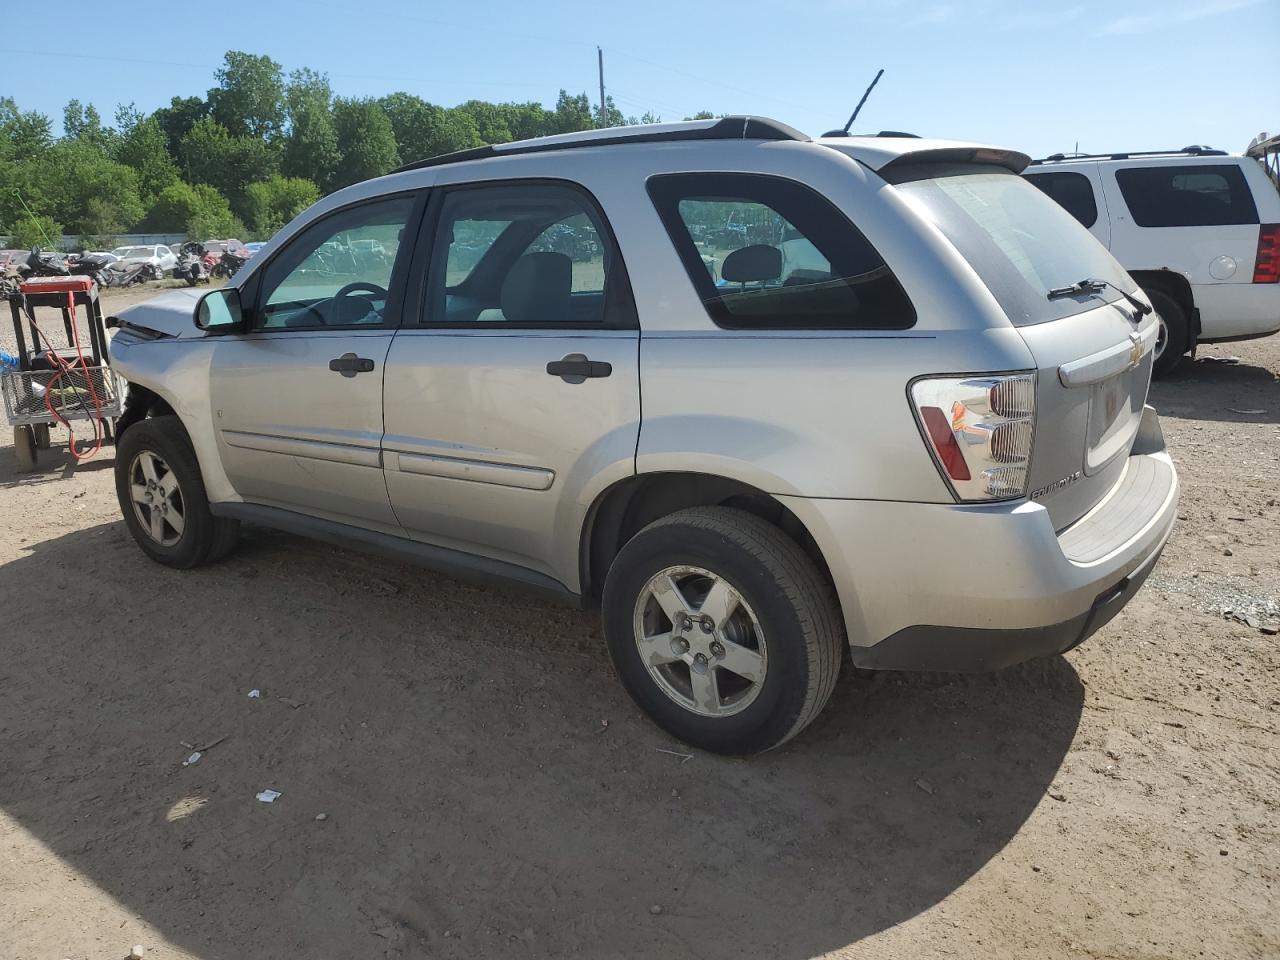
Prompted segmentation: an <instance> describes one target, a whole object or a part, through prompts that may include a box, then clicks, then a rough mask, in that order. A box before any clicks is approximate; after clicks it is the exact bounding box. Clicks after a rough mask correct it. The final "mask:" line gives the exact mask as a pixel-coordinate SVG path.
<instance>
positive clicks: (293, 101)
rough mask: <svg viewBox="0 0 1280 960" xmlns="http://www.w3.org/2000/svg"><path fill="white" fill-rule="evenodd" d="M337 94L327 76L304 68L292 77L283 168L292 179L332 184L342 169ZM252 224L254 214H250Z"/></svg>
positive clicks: (282, 159)
mask: <svg viewBox="0 0 1280 960" xmlns="http://www.w3.org/2000/svg"><path fill="white" fill-rule="evenodd" d="M332 101H333V93H332V91H331V90H330V89H329V78H328V77H326V76H325V75H324V74H320V73H315V72H314V71H311V70H307V69H302V70H295V71H294V72H293V73H291V74H290V75H289V86H288V88H287V89H286V90H285V104H286V109H287V113H288V117H289V133H288V135H287V137H286V139H285V143H284V153H283V155H282V157H281V161H280V168H281V170H282V171H283V172H284V173H285V174H286V175H287V176H290V177H302V178H304V179H307V180H310V181H312V183H326V184H327V183H330V182H331V181H332V180H333V176H334V172H335V171H336V170H337V168H338V161H339V160H340V159H341V155H340V154H339V153H338V132H337V130H336V129H335V128H334V125H333V104H332ZM249 218H250V220H251V221H252V214H250V215H249Z"/></svg>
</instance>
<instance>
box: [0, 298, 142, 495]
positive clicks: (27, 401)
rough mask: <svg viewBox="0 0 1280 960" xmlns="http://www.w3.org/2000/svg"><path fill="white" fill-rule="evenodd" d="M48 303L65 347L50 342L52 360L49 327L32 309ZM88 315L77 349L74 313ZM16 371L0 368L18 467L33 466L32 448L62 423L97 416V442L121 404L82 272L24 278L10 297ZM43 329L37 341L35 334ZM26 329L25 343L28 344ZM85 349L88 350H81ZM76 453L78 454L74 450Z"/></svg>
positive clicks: (41, 445) (0, 384)
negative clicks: (58, 316) (82, 311)
mask: <svg viewBox="0 0 1280 960" xmlns="http://www.w3.org/2000/svg"><path fill="white" fill-rule="evenodd" d="M38 307H53V308H55V309H58V310H59V311H60V312H61V315H62V329H63V334H64V335H65V337H66V344H65V347H64V346H63V345H60V344H59V345H53V349H54V350H55V351H56V352H57V354H58V356H59V357H61V358H62V359H63V361H64V362H63V363H61V364H60V363H57V362H53V361H51V358H50V356H49V351H48V350H45V349H42V347H43V346H50V344H49V340H50V339H51V335H52V333H53V331H54V330H55V329H56V325H53V324H49V323H48V322H47V321H41V322H40V323H39V325H37V322H36V319H35V310H36V308H38ZM80 307H83V308H84V309H85V313H86V315H87V320H88V328H89V329H88V343H87V344H85V343H83V342H81V344H80V348H79V349H77V347H76V341H77V337H76V329H75V328H74V327H73V324H76V323H77V322H78V317H77V313H78V312H79V308H80ZM9 308H10V311H11V313H12V315H13V331H14V338H15V340H16V341H17V344H18V358H17V359H18V369H16V370H11V369H6V370H4V371H3V372H2V373H0V394H3V396H4V412H5V416H6V417H7V418H8V420H9V423H10V425H11V426H12V427H13V445H14V450H15V453H16V455H17V460H18V469H19V470H32V469H34V468H35V465H36V456H37V453H36V451H37V450H41V449H46V448H48V446H49V429H50V428H51V427H53V426H55V425H56V424H57V423H59V422H62V421H75V420H83V421H95V420H96V421H98V422H99V425H98V426H97V427H95V429H97V430H100V432H101V437H102V439H103V440H104V441H106V440H109V439H110V437H111V435H112V432H113V425H114V422H115V419H116V418H117V417H119V416H120V414H121V412H122V410H123V391H122V389H121V383H120V379H119V377H118V376H117V375H116V373H115V371H113V370H112V369H111V362H110V359H109V358H108V357H107V350H106V346H107V337H106V328H105V326H104V324H103V320H102V308H101V306H100V304H99V302H98V288H97V286H96V285H95V284H94V282H93V281H92V280H91V279H89V278H88V277H80V276H70V277H37V278H32V279H30V280H26V281H24V282H23V283H22V284H21V285H20V286H19V288H18V290H17V291H14V292H13V293H11V295H10V297H9ZM42 333H43V335H44V343H43V344H42V340H41V334H42ZM28 335H29V337H30V344H28ZM86 347H87V349H86ZM77 459H79V456H78V455H77Z"/></svg>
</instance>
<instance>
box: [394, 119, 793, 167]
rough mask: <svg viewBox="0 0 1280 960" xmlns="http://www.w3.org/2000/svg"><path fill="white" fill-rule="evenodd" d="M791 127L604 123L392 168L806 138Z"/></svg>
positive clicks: (733, 122) (751, 122)
mask: <svg viewBox="0 0 1280 960" xmlns="http://www.w3.org/2000/svg"><path fill="white" fill-rule="evenodd" d="M808 139H809V138H808V137H806V136H805V135H804V134H803V133H801V132H800V131H799V130H796V129H795V128H794V127H789V126H787V125H786V124H785V123H779V122H778V121H777V120H770V119H769V118H768V117H754V116H732V117H721V118H720V119H719V120H690V121H683V122H680V123H650V124H641V125H637V126H631V127H605V128H603V129H600V130H583V131H581V132H579V133H560V134H556V135H554V136H550V137H537V138H535V139H532V140H516V141H513V142H511V143H498V144H489V145H487V146H483V147H475V148H473V149H471V150H458V151H456V152H454V153H445V154H441V155H440V156H438V157H428V158H426V159H425V160H417V161H414V162H413V163H406V164H405V165H404V166H402V167H399V168H398V169H396V170H394V171H392V172H393V173H404V172H405V171H406V170H421V169H423V168H424V167H439V166H443V165H444V164H446V163H461V162H463V161H465V160H483V159H485V158H486V157H509V156H518V155H520V154H525V153H545V152H546V151H549V150H569V149H574V148H577V147H603V146H610V145H615V144H627V143H671V142H675V141H680V140H808Z"/></svg>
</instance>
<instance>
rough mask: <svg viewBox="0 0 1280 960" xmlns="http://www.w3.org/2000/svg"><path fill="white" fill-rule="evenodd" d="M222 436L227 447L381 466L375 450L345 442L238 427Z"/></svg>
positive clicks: (366, 465)
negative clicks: (274, 434)
mask: <svg viewBox="0 0 1280 960" xmlns="http://www.w3.org/2000/svg"><path fill="white" fill-rule="evenodd" d="M222 439H223V440H225V441H226V443H227V445H228V446H232V447H240V448H241V449H243V450H258V451H260V452H262V453H278V454H280V455H281V456H285V457H304V458H306V459H308V460H327V461H329V462H330V463H349V464H352V465H353V466H357V467H374V468H375V469H376V468H379V467H381V466H382V458H381V456H380V455H379V452H378V451H377V450H375V449H374V448H372V447H356V446H352V445H350V444H346V443H324V442H322V441H319V440H298V439H295V438H293V437H275V436H271V435H269V434H265V433H244V432H242V431H240V430H223V431H222Z"/></svg>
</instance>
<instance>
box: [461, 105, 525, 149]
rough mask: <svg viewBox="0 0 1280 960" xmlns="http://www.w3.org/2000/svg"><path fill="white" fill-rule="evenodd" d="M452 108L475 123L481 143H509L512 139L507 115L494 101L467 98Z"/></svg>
mask: <svg viewBox="0 0 1280 960" xmlns="http://www.w3.org/2000/svg"><path fill="white" fill-rule="evenodd" d="M454 109H456V110H458V111H459V112H461V113H463V114H466V115H467V116H468V117H470V118H471V122H472V123H474V124H475V126H476V131H477V132H478V133H479V134H480V142H481V143H509V142H510V141H511V140H513V139H514V137H513V135H512V133H511V128H510V127H509V126H508V125H507V115H506V113H505V112H504V111H503V109H502V108H501V107H499V106H498V105H497V104H496V103H489V102H488V101H487V100H468V101H467V102H466V103H460V104H458V106H457V107H455V108H454Z"/></svg>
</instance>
